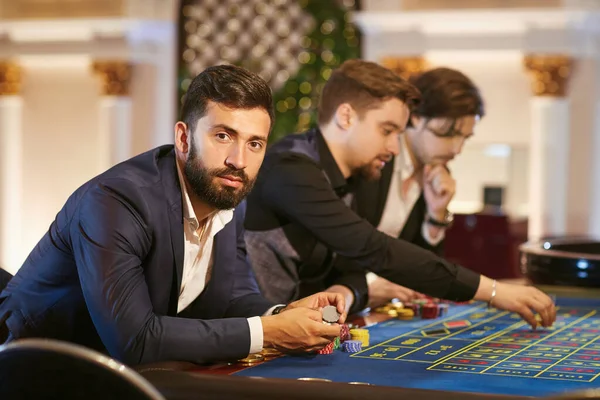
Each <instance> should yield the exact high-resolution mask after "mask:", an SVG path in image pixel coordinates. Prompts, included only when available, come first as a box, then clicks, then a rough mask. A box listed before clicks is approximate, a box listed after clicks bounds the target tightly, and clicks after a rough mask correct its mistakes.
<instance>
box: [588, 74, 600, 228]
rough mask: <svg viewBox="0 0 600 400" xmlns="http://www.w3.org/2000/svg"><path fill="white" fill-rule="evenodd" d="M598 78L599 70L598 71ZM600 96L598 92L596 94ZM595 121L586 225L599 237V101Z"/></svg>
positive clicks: (599, 77) (599, 76)
mask: <svg viewBox="0 0 600 400" xmlns="http://www.w3.org/2000/svg"><path fill="white" fill-rule="evenodd" d="M598 74H599V75H598V78H597V79H600V71H599V73H598ZM597 96H600V93H598V94H597ZM595 116H596V121H594V122H595V124H594V137H593V144H592V146H593V148H592V160H591V170H590V175H591V181H590V192H591V193H590V195H591V199H590V215H589V218H590V223H589V225H588V227H589V228H588V229H589V231H588V232H589V234H590V236H593V237H596V238H599V239H600V101H597V102H596V113H595Z"/></svg>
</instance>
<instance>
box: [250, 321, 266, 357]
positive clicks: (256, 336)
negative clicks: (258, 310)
mask: <svg viewBox="0 0 600 400" xmlns="http://www.w3.org/2000/svg"><path fill="white" fill-rule="evenodd" d="M248 326H249V327H250V351H249V354H254V353H260V352H261V351H262V349H263V340H264V339H263V326H262V321H261V320H260V317H252V318H248Z"/></svg>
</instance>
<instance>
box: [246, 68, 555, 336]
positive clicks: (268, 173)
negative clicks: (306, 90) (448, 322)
mask: <svg viewBox="0 0 600 400" xmlns="http://www.w3.org/2000/svg"><path fill="white" fill-rule="evenodd" d="M418 100H419V93H418V91H417V90H416V89H415V88H414V86H412V85H410V84H409V83H407V82H406V81H404V80H403V79H402V78H400V77H399V76H397V75H396V74H394V73H393V72H392V71H390V70H388V69H386V68H383V67H382V66H380V65H377V64H375V63H372V62H368V61H364V60H349V61H346V62H345V63H344V64H342V65H341V66H340V67H339V68H338V69H337V70H335V71H334V72H333V73H332V75H331V77H330V78H329V80H328V81H327V83H326V84H325V86H324V88H323V91H322V94H321V99H320V103H319V109H318V126H317V127H315V128H313V129H311V130H310V131H308V132H304V133H302V134H294V135H288V136H287V137H285V138H283V139H281V140H280V141H279V142H277V143H275V144H274V145H273V146H271V147H270V149H269V150H268V152H267V155H266V157H265V161H264V163H263V165H262V166H261V169H260V172H259V174H258V178H257V180H256V185H255V188H254V189H253V191H252V193H251V194H250V195H249V196H248V213H247V215H246V221H245V227H246V243H247V246H248V254H249V255H250V257H251V261H252V267H253V268H254V270H255V272H256V274H257V280H258V282H259V285H260V287H261V289H262V290H264V291H265V292H264V294H265V296H266V297H267V298H269V299H270V300H271V301H276V302H279V301H282V302H287V301H290V300H293V299H296V298H300V297H302V296H305V295H307V294H309V293H314V292H317V291H319V290H323V289H326V288H327V290H331V291H336V292H338V293H341V294H343V295H344V296H345V297H346V299H347V303H348V304H353V305H354V306H355V309H360V307H362V306H363V305H364V303H366V299H367V290H366V282H365V281H366V280H365V275H364V272H365V270H370V271H372V272H375V273H377V274H378V275H380V276H382V277H383V278H386V279H388V280H390V281H392V282H394V283H396V284H401V285H405V286H407V287H410V288H411V289H413V290H416V291H419V292H423V293H426V294H429V295H431V296H435V297H441V298H445V299H449V300H462V301H464V300H470V299H475V300H484V301H488V302H490V303H491V304H493V305H494V306H495V307H497V308H500V309H504V310H509V311H514V312H518V313H519V314H520V315H521V316H522V317H523V318H524V319H525V320H526V321H527V322H528V323H530V324H531V325H532V326H534V327H535V326H537V325H538V322H537V321H536V319H535V317H534V314H533V312H532V310H535V311H537V312H539V313H540V315H541V317H542V322H541V324H542V325H543V326H549V325H551V324H552V323H553V321H554V319H555V317H556V310H555V307H554V304H553V302H552V300H551V299H550V298H549V297H548V296H547V295H546V294H544V293H542V292H541V291H539V290H537V289H536V288H533V287H525V286H517V285H510V284H506V283H501V282H496V281H495V280H492V279H490V278H488V277H486V276H482V275H480V274H477V273H475V272H473V271H470V270H468V269H466V268H464V267H461V266H459V265H456V264H452V263H450V262H448V261H446V260H444V259H442V258H440V257H438V256H436V255H435V254H434V253H433V252H431V251H429V250H426V249H424V248H422V247H419V246H416V245H414V244H412V243H409V242H407V241H404V240H401V239H396V238H393V237H391V236H389V235H386V234H385V233H382V232H380V231H378V230H377V229H376V228H375V227H373V225H371V224H370V223H369V222H368V221H366V220H365V219H363V218H361V217H360V216H359V215H358V214H357V213H356V212H355V211H354V210H353V206H352V203H353V195H354V193H355V187H354V185H355V184H356V180H357V179H363V178H372V179H378V178H379V177H380V175H381V170H382V169H383V168H384V166H385V164H386V162H389V161H390V159H391V157H392V156H397V155H398V154H399V152H400V147H399V142H398V136H399V135H400V134H401V133H402V132H404V130H405V127H406V124H407V122H408V119H409V116H410V113H411V111H413V110H415V106H416V104H418ZM415 122H418V121H415ZM421 124H425V120H424V119H423V121H422V122H421ZM441 128H442V126H436V127H435V129H441ZM451 128H452V129H456V125H455V124H453V126H451ZM430 129H434V128H433V126H431V128H430ZM448 132H450V131H448ZM452 140H455V139H452ZM456 140H457V142H462V140H463V139H460V140H458V139H456ZM434 169H435V168H429V169H427V170H425V172H424V174H425V177H426V178H425V179H429V180H431V185H432V190H433V187H436V188H435V190H436V191H439V190H440V188H439V187H437V185H440V183H439V182H436V179H438V178H435V176H436V175H435V173H436V172H435V171H434ZM438 176H439V175H438ZM442 200H443V199H442ZM437 202H438V203H439V204H438V206H441V204H442V203H443V202H442V201H441V200H440V201H437ZM436 209H437V208H436ZM434 217H437V218H440V219H441V218H442V217H441V216H437V215H435V216H434ZM340 256H341V257H345V258H347V259H349V260H350V261H352V263H353V264H354V265H355V266H356V268H357V269H358V271H359V272H360V274H359V276H358V278H357V279H354V278H352V279H346V280H345V281H343V282H340V281H337V284H335V285H333V286H331V287H329V288H328V285H329V282H328V281H327V279H326V278H327V277H328V275H329V274H330V273H331V271H332V265H333V264H335V263H336V259H337V258H338V257H340ZM349 268H350V267H348V269H349ZM349 276H350V277H352V275H349ZM361 286H362V287H361ZM363 288H364V289H363Z"/></svg>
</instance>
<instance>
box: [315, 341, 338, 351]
mask: <svg viewBox="0 0 600 400" xmlns="http://www.w3.org/2000/svg"><path fill="white" fill-rule="evenodd" d="M334 347H335V343H334V342H329V343H327V346H325V347H323V348H322V349H321V350H317V354H333V350H334Z"/></svg>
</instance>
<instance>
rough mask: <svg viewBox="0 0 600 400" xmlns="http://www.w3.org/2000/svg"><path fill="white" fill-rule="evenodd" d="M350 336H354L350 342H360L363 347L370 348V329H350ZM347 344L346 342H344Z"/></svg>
mask: <svg viewBox="0 0 600 400" xmlns="http://www.w3.org/2000/svg"><path fill="white" fill-rule="evenodd" d="M350 336H352V340H349V342H352V341H359V342H360V343H361V344H362V346H364V347H368V346H369V337H370V336H369V330H368V329H358V328H355V329H350ZM344 343H345V342H344Z"/></svg>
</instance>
